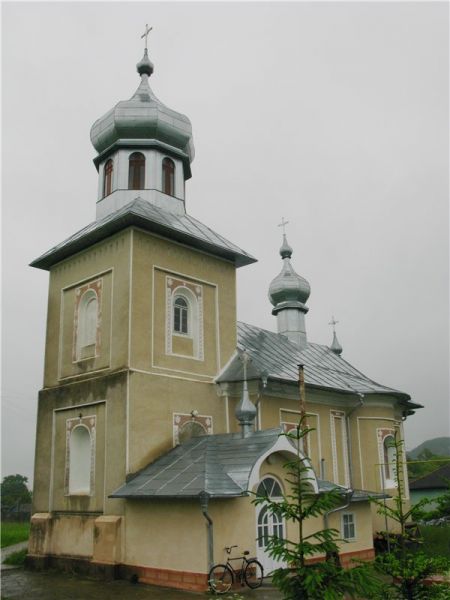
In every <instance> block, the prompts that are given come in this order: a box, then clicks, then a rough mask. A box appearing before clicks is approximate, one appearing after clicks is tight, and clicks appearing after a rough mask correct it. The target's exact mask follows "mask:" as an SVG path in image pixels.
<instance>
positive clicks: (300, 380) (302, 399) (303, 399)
mask: <svg viewBox="0 0 450 600" xmlns="http://www.w3.org/2000/svg"><path fill="white" fill-rule="evenodd" d="M298 388H299V395H300V418H301V420H302V425H303V428H305V427H308V422H307V419H306V397H305V396H306V395H305V370H304V367H303V365H298ZM302 442H303V454H305V456H308V436H307V435H305V437H303V438H302Z"/></svg>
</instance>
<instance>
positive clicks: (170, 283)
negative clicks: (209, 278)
mask: <svg viewBox="0 0 450 600" xmlns="http://www.w3.org/2000/svg"><path fill="white" fill-rule="evenodd" d="M186 290H187V293H186ZM183 292H184V293H183ZM177 294H179V295H182V296H185V297H186V300H187V302H188V303H189V306H190V310H191V315H190V329H191V331H190V332H189V335H188V336H187V337H189V338H191V339H192V340H193V354H192V355H187V356H185V355H179V356H183V358H196V359H197V360H204V339H203V338H204V336H203V286H201V285H200V284H198V283H195V282H192V283H191V282H190V281H186V280H185V279H176V278H175V277H173V276H171V275H166V354H173V350H172V340H173V336H174V335H177V334H176V333H175V332H174V330H173V327H174V325H173V302H174V298H175V297H176V296H177ZM192 299H194V302H193V301H192Z"/></svg>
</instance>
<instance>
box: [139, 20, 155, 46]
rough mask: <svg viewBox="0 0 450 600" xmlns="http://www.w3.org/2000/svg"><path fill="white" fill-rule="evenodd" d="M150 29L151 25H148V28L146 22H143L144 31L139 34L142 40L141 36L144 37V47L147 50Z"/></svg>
mask: <svg viewBox="0 0 450 600" xmlns="http://www.w3.org/2000/svg"><path fill="white" fill-rule="evenodd" d="M152 29H153V27H150V28H149V26H148V24H147V23H146V24H145V31H144V33H143V34H142V35H141V40H142V39H143V38H145V49H146V50H147V38H148V34H149V33H150V31H151V30H152Z"/></svg>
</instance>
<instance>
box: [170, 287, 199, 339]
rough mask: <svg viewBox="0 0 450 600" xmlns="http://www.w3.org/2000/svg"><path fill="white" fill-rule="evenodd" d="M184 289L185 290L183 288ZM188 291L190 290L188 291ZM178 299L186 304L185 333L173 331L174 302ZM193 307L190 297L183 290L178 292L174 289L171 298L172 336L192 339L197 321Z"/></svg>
mask: <svg viewBox="0 0 450 600" xmlns="http://www.w3.org/2000/svg"><path fill="white" fill-rule="evenodd" d="M185 289H186V288H185ZM189 291H190V290H189ZM178 298H182V299H183V300H184V301H185V302H186V304H187V332H186V333H184V332H183V331H176V330H175V302H176V301H177V299H178ZM195 304H197V302H196V301H195ZM195 312H196V311H195V307H194V301H193V299H192V298H190V295H189V294H188V293H186V292H185V291H184V290H182V291H180V289H179V288H178V289H176V290H175V291H174V293H173V297H172V315H171V318H172V323H171V324H172V335H179V336H180V337H187V338H190V339H192V338H194V334H195V329H196V326H197V323H196V321H197V319H196V318H195V316H196V315H195Z"/></svg>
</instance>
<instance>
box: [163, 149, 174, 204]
mask: <svg viewBox="0 0 450 600" xmlns="http://www.w3.org/2000/svg"><path fill="white" fill-rule="evenodd" d="M162 170H163V173H162V191H163V192H164V193H165V194H169V196H174V195H175V163H174V162H173V160H171V159H170V158H167V157H166V158H165V159H164V160H163V162H162Z"/></svg>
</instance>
